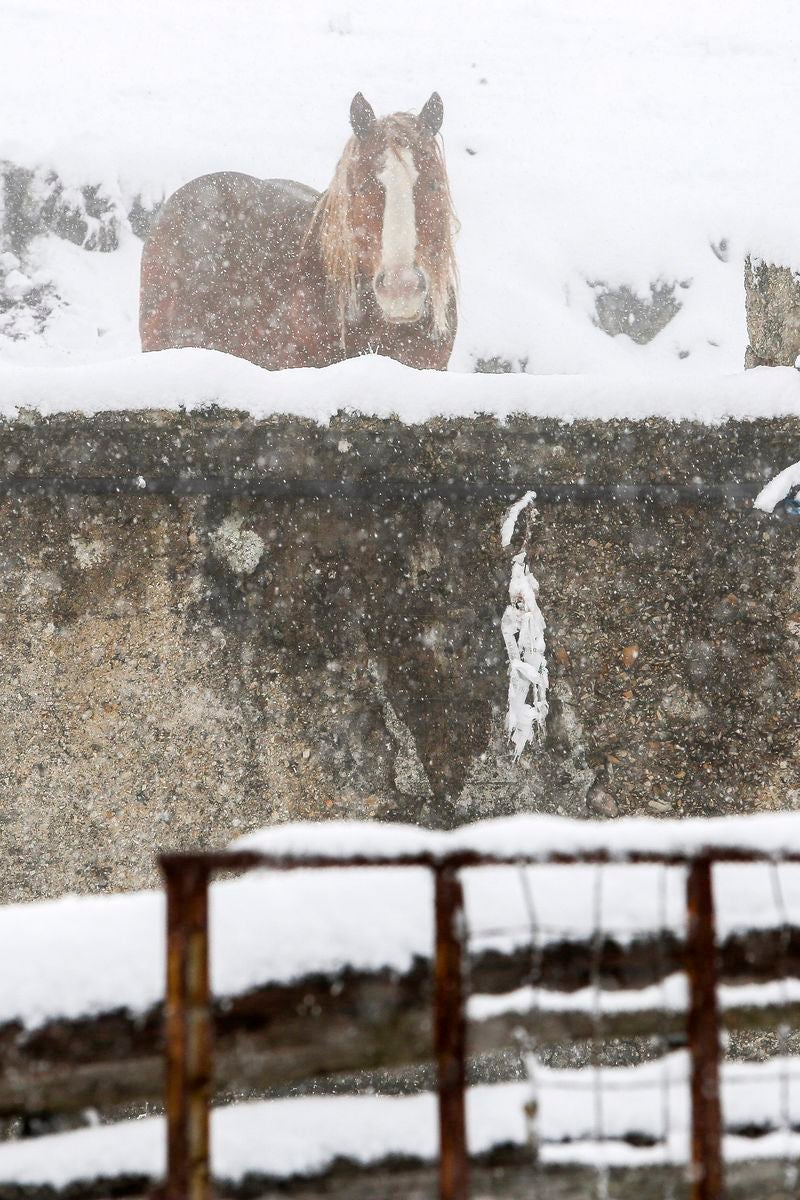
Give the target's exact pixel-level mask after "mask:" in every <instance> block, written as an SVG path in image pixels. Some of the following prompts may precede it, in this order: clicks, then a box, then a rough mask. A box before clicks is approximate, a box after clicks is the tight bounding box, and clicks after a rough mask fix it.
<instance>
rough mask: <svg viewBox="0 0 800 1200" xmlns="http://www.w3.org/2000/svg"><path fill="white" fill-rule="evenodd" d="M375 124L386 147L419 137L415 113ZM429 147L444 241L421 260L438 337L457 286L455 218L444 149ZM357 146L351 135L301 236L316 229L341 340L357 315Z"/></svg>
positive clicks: (445, 327) (447, 323) (435, 141)
mask: <svg viewBox="0 0 800 1200" xmlns="http://www.w3.org/2000/svg"><path fill="white" fill-rule="evenodd" d="M379 124H380V126H381V127H382V132H384V134H385V138H386V145H387V148H388V149H389V150H391V149H392V148H393V147H394V146H395V145H401V144H405V145H411V146H413V145H414V143H415V142H418V141H419V139H420V137H421V136H423V135H421V134H420V131H419V125H418V123H417V120H416V118H415V117H414V116H413V114H411V113H394V114H393V115H392V116H390V117H383V118H382V119H381V121H380V122H379ZM433 148H434V163H435V172H436V179H437V183H438V186H439V191H440V192H441V193H442V199H443V203H444V205H445V210H446V217H447V219H446V220H445V222H444V224H445V240H444V242H443V244H442V245H440V246H438V247H437V253H436V254H435V256H434V258H433V261H431V262H426V263H425V266H426V269H427V270H428V273H429V276H430V299H429V303H430V311H431V337H432V338H433V339H434V340H436V341H441V340H442V339H444V338H445V337H447V336H448V334H449V333H450V332H451V328H450V325H451V320H452V314H453V304H452V301H453V298H454V297H455V295H456V293H457V291H458V268H457V266H456V258H455V247H454V239H455V235H456V233H457V231H458V218H457V217H456V214H455V209H454V208H453V198H452V195H451V193H450V185H449V182H448V179H447V170H446V167H445V162H444V151H443V148H442V145H441V142H440V140H439V139H438V138H434V139H433ZM358 150H359V139H358V138H357V137H356V136H353V137H351V138H350V140H349V141H348V143H347V145H346V146H345V148H344V151H343V153H342V157H341V158H340V159H339V162H338V165H337V167H336V171H335V172H334V176H333V179H332V181H331V185H330V187H329V188H328V190H327V192H323V194H322V196H320V198H319V200H318V202H317V206H316V208H315V210H314V215H313V217H312V220H311V225H310V226H309V231H308V234H307V235H306V240H308V237H309V235H311V234H313V233H316V237H317V240H318V243H319V249H320V257H321V261H322V268H323V271H324V273H325V279H326V281H327V283H328V286H329V287H330V288H331V291H332V293H333V296H334V299H335V303H336V307H337V310H338V313H339V321H340V325H341V330H342V339H343V340H344V330H345V325H346V323H347V322H348V321H356V320H358V317H359V296H358V281H357V256H356V247H355V235H354V231H353V228H352V224H351V222H350V196H351V194H352V181H351V168H352V166H353V163H354V161H355V159H356V157H357V155H358Z"/></svg>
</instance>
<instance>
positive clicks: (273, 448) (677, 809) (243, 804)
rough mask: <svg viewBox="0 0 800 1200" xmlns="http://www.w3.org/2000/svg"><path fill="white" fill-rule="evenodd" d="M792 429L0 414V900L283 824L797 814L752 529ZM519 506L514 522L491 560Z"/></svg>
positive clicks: (789, 655) (765, 545)
mask: <svg viewBox="0 0 800 1200" xmlns="http://www.w3.org/2000/svg"><path fill="white" fill-rule="evenodd" d="M797 435H798V422H796V421H773V422H769V421H762V422H753V423H741V424H736V423H728V424H727V425H724V426H719V427H716V428H704V427H701V426H695V425H688V424H682V425H677V424H672V425H671V424H669V423H666V422H662V421H648V422H644V423H640V424H636V423H634V424H626V423H624V422H607V423H576V424H573V425H570V426H566V425H560V424H558V423H557V422H554V421H549V420H534V419H524V420H517V421H512V422H509V423H508V424H506V425H501V424H498V423H495V422H494V421H492V420H489V419H486V420H464V421H438V422H430V423H429V424H427V425H425V426H419V427H411V426H404V425H402V424H400V423H399V422H395V421H378V420H370V419H366V418H356V417H348V418H346V419H342V420H340V421H338V422H335V423H334V424H333V425H331V426H330V427H324V428H323V427H318V426H315V425H312V424H311V423H309V422H305V421H301V420H293V419H287V418H280V419H274V420H270V421H264V422H260V423H259V422H253V421H251V420H250V419H248V418H246V417H244V416H241V417H237V416H236V415H235V414H233V415H232V414H230V413H226V414H221V413H218V412H215V411H213V410H212V411H209V412H208V413H205V414H202V415H193V416H191V417H188V416H186V415H185V414H180V413H177V414H176V413H159V412H151V413H147V414H133V413H131V414H116V415H105V416H101V417H97V418H94V419H88V418H83V417H77V416H67V417H53V418H50V419H48V420H42V419H39V418H36V417H31V416H28V417H25V418H24V419H20V420H18V421H16V422H15V423H13V424H7V425H5V426H3V427H2V428H0V462H1V463H2V466H0V473H1V474H2V480H0V491H1V492H2V514H3V524H2V528H3V538H2V545H1V546H0V570H1V571H2V591H1V592H0V595H1V596H2V599H1V600H0V603H2V621H1V622H0V747H1V750H0V753H2V759H3V766H4V770H3V772H2V783H0V787H1V788H2V796H1V797H0V854H2V858H3V862H4V864H5V870H4V872H3V874H2V880H1V881H0V900H2V901H8V900H12V899H22V898H32V897H37V896H45V895H54V894H57V893H59V892H62V891H65V890H67V889H72V888H76V889H80V890H95V889H104V888H127V887H136V886H140V885H144V884H149V883H152V882H153V880H154V878H155V876H154V869H153V855H154V852H155V851H156V850H157V849H158V848H159V847H167V846H168V847H179V846H189V845H200V846H210V845H222V844H224V843H225V842H227V841H228V840H229V839H230V838H231V837H233V836H235V835H236V834H238V833H240V832H242V831H245V830H248V829H251V828H253V827H256V826H259V825H262V824H265V823H269V822H273V821H283V820H287V819H290V818H295V817H301V818H308V817H312V818H325V817H341V816H355V817H375V818H392V819H401V820H412V821H421V822H424V823H428V824H432V825H445V826H446V825H452V824H454V823H457V822H461V821H466V820H470V819H474V818H477V817H479V816H486V815H490V814H498V813H507V812H513V811H516V810H519V809H537V810H545V811H554V812H565V813H569V814H573V815H575V814H585V813H587V811H589V812H592V811H594V812H615V811H616V812H618V813H620V814H625V813H647V812H651V813H659V814H660V813H668V814H675V815H679V814H686V815H690V814H699V813H706V814H715V813H730V812H741V811H751V810H753V809H773V808H781V807H789V806H792V805H795V804H797V803H798V801H799V800H800V757H798V745H799V744H800V743H798V719H799V718H798V714H799V712H800V706H798V684H799V683H800V668H798V656H797V651H798V635H800V574H798V563H800V558H799V557H798V552H799V550H800V523H798V522H797V521H794V520H793V519H792V518H790V517H788V516H786V515H780V514H778V515H775V516H773V517H768V516H765V515H764V514H760V513H756V512H754V511H752V510H751V508H750V498H751V497H752V495H754V494H755V492H756V490H757V489H758V487H759V486H760V484H761V483H762V482H763V479H764V477H765V475H769V474H771V473H772V472H773V471H774V469H777V468H780V467H783V466H784V465H786V464H787V463H788V462H790V461H792V460H793V459H794V458H796V457H797ZM140 476H141V480H140V482H139V483H137V482H136V480H137V478H138V477H140ZM579 480H585V481H586V485H585V486H584V485H579V486H578V487H574V486H573V487H572V488H571V490H570V489H569V488H565V487H564V486H562V485H575V483H576V481H579ZM698 480H701V481H705V485H712V486H711V490H710V492H709V491H708V489H707V488H706V490H705V491H703V488H702V486H701V485H700V484H698ZM21 481H27V482H25V483H23V482H21ZM620 481H625V482H627V483H631V484H636V485H641V488H642V490H641V492H640V493H639V494H638V495H636V496H632V495H631V494H630V493H629V492H624V493H622V494H620V493H618V492H617V491H616V490H615V488H616V485H617V484H619V482H620ZM141 483H144V487H142V486H141ZM719 485H725V487H722V489H720V486H719ZM529 487H535V488H537V489H539V491H540V494H541V495H542V496H543V498H544V500H543V502H542V503H540V504H539V511H540V514H541V515H540V518H539V519H538V520H534V521H532V522H531V521H527V523H526V520H525V519H521V521H520V523H519V526H518V533H517V537H516V539H515V542H514V544H513V546H512V547H511V548H508V549H504V548H503V547H502V546H501V545H500V538H499V528H500V521H501V518H502V515H503V512H504V511H505V509H506V507H507V505H508V504H509V502H510V501H511V500H512V499H513V498H514V497H516V496H518V495H520V494H521V493H522V492H523V491H525V490H526V489H527V488H529ZM659 489H660V490H659ZM715 489H716V490H715ZM726 489H727V490H726ZM526 537H527V545H528V550H529V557H530V562H531V566H532V569H533V571H534V573H535V574H536V575H537V577H538V579H539V582H540V585H541V592H540V604H541V608H542V611H543V613H544V616H545V619H546V620H547V624H548V633H547V639H548V661H549V668H550V678H551V690H550V700H551V715H550V718H549V721H548V731H547V739H546V742H545V744H544V746H542V747H541V748H540V749H534V750H533V751H532V752H531V751H527V752H526V754H525V755H524V756H523V759H522V761H521V762H520V763H519V764H515V763H514V762H513V759H512V757H511V755H510V754H509V751H508V748H507V745H506V742H505V738H504V735H503V731H502V719H503V714H504V709H505V700H506V686H507V673H506V668H507V663H506V655H505V648H504V646H503V643H502V639H501V637H500V630H499V620H500V617H501V615H502V612H503V609H504V607H505V604H506V602H507V584H508V578H509V566H510V557H511V554H512V552H514V551H515V550H519V549H520V548H521V545H522V542H523V540H524V539H525V538H526ZM587 796H588V805H589V806H588V810H587Z"/></svg>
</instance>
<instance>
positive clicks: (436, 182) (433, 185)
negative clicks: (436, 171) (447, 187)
mask: <svg viewBox="0 0 800 1200" xmlns="http://www.w3.org/2000/svg"><path fill="white" fill-rule="evenodd" d="M440 187H441V184H440V183H439V180H438V179H432V180H431V181H430V183H429V184H428V188H429V190H430V191H432V192H438V191H439V188H440Z"/></svg>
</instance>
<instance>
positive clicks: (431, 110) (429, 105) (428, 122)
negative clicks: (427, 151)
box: [419, 92, 444, 137]
mask: <svg viewBox="0 0 800 1200" xmlns="http://www.w3.org/2000/svg"><path fill="white" fill-rule="evenodd" d="M419 119H420V121H421V122H422V124H423V125H424V126H425V128H426V129H427V131H428V133H429V134H430V135H431V137H436V134H437V133H438V132H439V130H440V129H441V128H442V121H443V120H444V105H443V104H442V97H441V96H440V95H439V93H438V92H432V93H431V98H430V100H427V101H426V102H425V104H423V106H422V108H421V110H420V114H419Z"/></svg>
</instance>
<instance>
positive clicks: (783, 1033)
mask: <svg viewBox="0 0 800 1200" xmlns="http://www.w3.org/2000/svg"><path fill="white" fill-rule="evenodd" d="M770 880H771V882H772V895H773V899H774V902H775V910H776V912H777V915H778V920H779V923H780V940H779V943H778V945H779V962H780V975H781V979H780V988H781V992H782V1003H783V1004H784V1005H788V1003H789V987H788V974H789V944H790V940H791V936H792V934H791V925H790V921H789V913H788V910H787V907H786V897H785V895H784V891H783V883H782V881H781V876H780V868H779V865H778V863H777V862H775V861H773V862H772V863H770ZM788 1047H789V1027H788V1025H787V1024H786V1023H785V1021H781V1023H780V1024H779V1025H778V1037H777V1051H778V1055H779V1056H780V1058H781V1059H782V1065H781V1072H780V1077H779V1081H778V1086H779V1088H780V1121H781V1131H782V1132H783V1135H784V1139H785V1142H786V1166H785V1168H784V1186H785V1189H786V1194H787V1195H788V1196H791V1197H793V1196H794V1195H795V1194H796V1191H797V1180H798V1170H797V1165H796V1164H795V1162H794V1161H793V1158H792V1108H791V1077H790V1074H789V1065H788V1058H787V1053H786V1052H787V1050H788Z"/></svg>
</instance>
